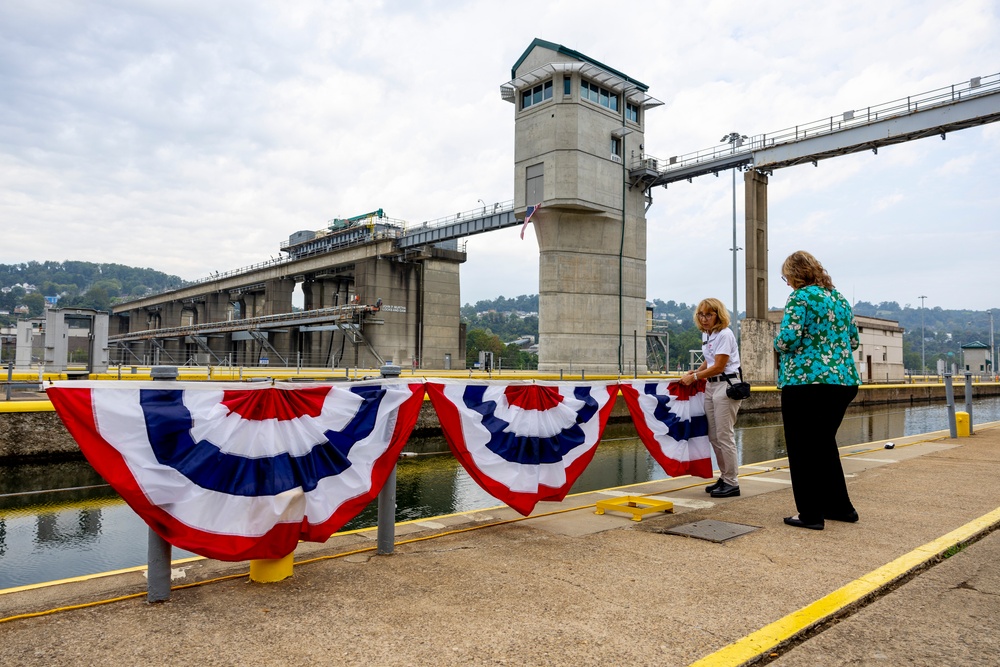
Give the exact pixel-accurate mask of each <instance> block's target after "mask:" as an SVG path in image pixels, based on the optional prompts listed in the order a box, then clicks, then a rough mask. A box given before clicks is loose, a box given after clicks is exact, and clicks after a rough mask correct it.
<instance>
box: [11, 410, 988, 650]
mask: <svg viewBox="0 0 1000 667" xmlns="http://www.w3.org/2000/svg"><path fill="white" fill-rule="evenodd" d="M947 435H948V434H947V432H944V433H936V434H928V435H923V436H914V437H910V438H901V439H896V440H894V443H895V447H894V448H893V449H885V448H884V446H883V445H884V443H871V444H868V445H855V446H852V447H847V448H844V449H843V450H842V451H843V454H844V469H845V473H846V474H847V476H848V488H849V490H850V493H851V497H852V499H853V501H854V503H855V505H856V506H857V508H858V511H859V513H860V515H861V521H860V522H859V523H857V524H844V523H836V522H828V523H827V525H826V529H825V530H823V531H811V530H804V529H800V528H791V527H788V526H785V525H784V523H783V522H782V517H784V516H788V515H791V514H793V513H794V511H795V510H794V506H793V502H792V494H791V488H790V484H789V481H788V473H787V470H785V469H784V468H783V466H784V465H785V461H783V460H779V461H773V462H768V463H765V464H761V465H757V466H744V467H743V468H742V469H741V480H740V481H741V488H742V491H743V495H742V496H741V497H740V498H727V499H722V500H718V501H713V500H712V499H711V498H709V496H708V495H707V494H705V493H704V490H703V488H704V484H705V483H706V482H705V481H703V480H698V479H690V478H678V479H669V480H660V481H656V482H649V483H645V484H640V485H635V486H632V487H629V488H626V489H616V490H614V491H607V492H603V493H588V494H583V495H579V496H574V497H570V498H567V499H566V500H565V501H564V502H563V503H559V504H556V503H543V504H542V505H540V506H539V508H538V512H537V515H536V516H534V517H532V518H529V519H526V520H516V519H517V515H516V514H515V513H514V512H512V511H511V510H509V509H506V508H497V509H494V510H488V511H478V512H472V513H467V514H463V515H455V516H449V517H440V518H437V519H434V520H425V521H420V522H415V523H408V524H400V525H399V526H397V546H396V549H395V553H394V554H393V555H391V556H376V555H375V551H374V546H375V533H374V531H363V532H359V533H353V534H348V535H338V536H335V537H334V538H332V539H331V540H330V541H329V542H328V543H327V544H324V545H306V544H303V545H301V546H300V548H299V549H298V550H297V551H296V561H297V565H296V566H295V574H294V576H293V577H292V578H291V579H287V580H285V581H283V582H280V583H277V584H256V583H248V581H247V577H246V574H245V573H246V571H247V568H246V564H245V563H235V564H234V563H219V562H217V561H206V560H195V561H192V562H187V563H176V564H175V577H176V580H175V583H176V584H177V585H178V586H188V587H186V588H177V589H175V590H174V592H173V594H172V598H171V601H170V602H167V603H163V604H154V605H151V604H148V603H146V602H145V600H144V597H143V595H142V593H143V591H144V590H145V581H144V579H143V576H142V574H141V573H136V572H130V573H123V574H116V575H113V576H107V577H98V578H90V579H85V580H83V581H79V582H75V583H67V584H60V585H56V586H47V587H46V586H43V587H31V588H29V589H28V590H23V591H20V592H8V593H5V594H2V595H0V619H4V620H3V621H2V622H0V647H2V649H0V664H3V665H19V666H20V665H23V666H31V665H46V666H50V665H73V666H74V667H83V666H85V665H138V664H147V665H233V666H236V665H241V666H245V665H268V666H271V665H314V664H315V665H319V664H331V665H333V664H336V665H580V666H583V665H595V666H597V665H599V666H602V667H604V666H608V665H690V664H700V665H739V664H745V663H747V662H751V661H755V660H758V659H759V660H760V661H761V662H758V664H763V662H766V661H773V664H775V665H781V666H782V667H785V666H788V665H810V666H816V665H904V664H905V665H996V664H997V661H998V659H997V656H998V655H1000V620H998V619H1000V565H998V564H1000V534H998V533H992V532H991V531H992V530H993V528H995V527H996V526H998V525H1000V483H998V482H997V481H996V480H998V479H1000V424H993V425H988V427H987V426H984V425H977V427H976V434H975V435H973V436H972V437H969V438H960V439H957V440H952V439H949V438H948V437H947ZM623 494H628V495H634V496H639V495H647V494H651V495H654V496H655V497H658V498H664V499H667V500H670V501H672V502H673V503H674V510H675V512H674V513H673V514H665V513H654V514H649V515H647V516H645V517H644V518H643V519H642V521H641V522H635V521H632V520H631V518H630V516H629V515H628V514H625V513H623V512H614V511H612V512H607V513H605V514H603V515H598V514H596V513H595V507H594V504H595V503H596V502H597V501H599V500H607V499H611V498H614V497H616V495H618V496H620V495H623ZM543 505H544V506H543ZM709 521H717V522H724V524H738V525H739V526H737V527H744V529H745V530H748V531H749V532H746V533H745V534H743V535H741V536H739V537H734V538H732V539H727V540H725V541H722V542H712V541H707V540H704V539H698V538H694V537H685V536H682V535H677V534H670V533H668V532H667V531H669V530H671V529H677V528H679V529H682V530H684V526H686V525H689V524H691V523H698V525H699V526H702V527H705V526H707V527H712V526H717V525H716V524H707V523H705V522H709ZM696 527H697V526H696ZM729 527H731V526H726V525H722V526H721V528H729ZM956 545H959V546H956ZM945 553H947V554H948V555H950V557H948V558H946V559H942V558H941V557H940V556H941V554H945ZM951 554H954V555H951ZM310 560H311V562H304V561H310ZM227 575H231V576H229V578H225V577H226V576H227ZM210 580H215V581H210ZM128 595H132V596H134V597H130V598H129V597H126V598H125V599H123V600H119V601H115V602H111V603H108V604H99V605H96V606H89V605H90V603H93V602H96V601H104V600H108V599H112V598H115V597H118V596H128ZM72 605H85V606H83V607H81V608H78V609H67V610H63V611H59V612H57V613H53V614H43V615H40V616H36V617H22V616H23V615H26V614H27V613H30V612H46V611H48V610H52V609H56V608H63V607H67V606H72ZM6 619H12V620H6Z"/></svg>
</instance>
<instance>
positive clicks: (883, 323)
mask: <svg viewBox="0 0 1000 667" xmlns="http://www.w3.org/2000/svg"><path fill="white" fill-rule="evenodd" d="M854 322H855V323H856V324H857V325H858V337H859V338H860V340H861V346H860V347H858V349H857V350H855V351H854V355H855V356H854V359H855V362H854V363H855V365H857V367H858V373H860V374H861V381H862V382H866V383H867V382H901V381H902V380H903V379H905V377H906V371H905V369H904V367H903V327H901V326H899V322H896V321H894V320H885V319H882V318H880V317H865V316H863V315H855V316H854Z"/></svg>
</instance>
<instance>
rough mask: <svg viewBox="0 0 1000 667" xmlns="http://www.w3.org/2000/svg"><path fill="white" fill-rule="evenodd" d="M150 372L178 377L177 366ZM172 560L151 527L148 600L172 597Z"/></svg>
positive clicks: (160, 376)
mask: <svg viewBox="0 0 1000 667" xmlns="http://www.w3.org/2000/svg"><path fill="white" fill-rule="evenodd" d="M150 372H151V375H152V377H153V379H154V380H166V381H172V380H176V379H177V368H176V367H175V366H154V367H153V368H152V370H151V371H150ZM170 560H171V549H170V543H169V542H167V541H166V540H165V539H163V538H162V537H160V536H159V535H158V534H157V533H156V531H154V530H153V529H152V528H149V529H148V538H147V542H146V602H165V601H167V600H169V599H170Z"/></svg>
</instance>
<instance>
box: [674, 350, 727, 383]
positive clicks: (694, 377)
mask: <svg viewBox="0 0 1000 667" xmlns="http://www.w3.org/2000/svg"><path fill="white" fill-rule="evenodd" d="M728 362H729V355H728V354H717V355H715V363H714V364H712V365H711V366H708V367H706V364H705V362H704V361H703V362H701V366H698V370H695V371H691V372H690V373H687V374H685V375H682V376H681V384H694V383H695V382H697V381H698V380H704V379H706V378H710V377H713V376H716V375H718V374H719V373H721V372H722V371H723V370H725V368H726V363H728Z"/></svg>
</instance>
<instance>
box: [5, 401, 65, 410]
mask: <svg viewBox="0 0 1000 667" xmlns="http://www.w3.org/2000/svg"><path fill="white" fill-rule="evenodd" d="M55 411H56V409H55V408H54V407H52V403H50V402H49V401H48V400H47V399H46V400H42V401H2V402H0V412H55Z"/></svg>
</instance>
